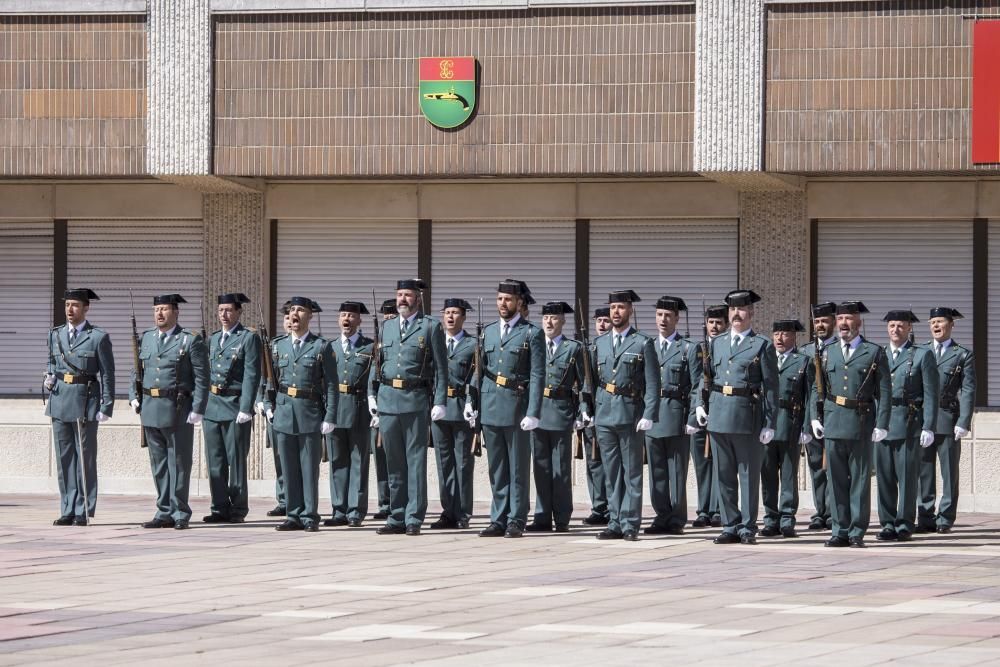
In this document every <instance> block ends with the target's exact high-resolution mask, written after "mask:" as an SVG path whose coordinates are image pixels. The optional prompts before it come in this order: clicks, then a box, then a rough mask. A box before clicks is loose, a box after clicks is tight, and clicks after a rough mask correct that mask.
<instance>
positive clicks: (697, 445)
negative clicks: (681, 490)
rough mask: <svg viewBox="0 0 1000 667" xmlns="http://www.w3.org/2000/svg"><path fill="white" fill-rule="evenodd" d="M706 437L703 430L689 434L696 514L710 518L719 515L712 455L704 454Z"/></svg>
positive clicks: (717, 492)
mask: <svg viewBox="0 0 1000 667" xmlns="http://www.w3.org/2000/svg"><path fill="white" fill-rule="evenodd" d="M707 437H708V434H707V433H705V431H703V430H699V431H698V432H697V433H695V434H694V435H692V436H691V462H692V463H693V464H694V477H695V479H696V480H697V482H698V516H699V517H702V518H705V519H711V518H713V517H717V516H719V480H718V479H717V478H716V476H715V466H713V465H712V457H711V456H705V438H707Z"/></svg>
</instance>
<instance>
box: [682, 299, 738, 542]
mask: <svg viewBox="0 0 1000 667" xmlns="http://www.w3.org/2000/svg"><path fill="white" fill-rule="evenodd" d="M703 317H704V318H705V333H706V334H707V335H708V339H709V340H712V339H713V338H715V337H716V336H718V335H719V334H721V333H722V332H724V331H725V330H726V329H728V328H729V306H727V305H726V304H724V303H723V304H716V305H711V306H708V307H707V308H705V312H704V314H703ZM699 363H700V361H699ZM694 426H697V428H698V431H697V432H696V433H695V434H694V435H692V436H691V464H692V467H693V468H694V476H695V480H696V482H697V485H698V507H697V511H698V516H697V517H696V518H695V520H694V521H692V522H691V527H692V528H705V527H707V526H712V527H713V528H719V527H721V526H722V515H721V514H719V480H718V479H716V477H715V470H714V468H713V466H712V457H711V447H709V448H708V449H707V450H706V447H705V441H706V440H707V439H708V433H707V432H706V431H705V428H704V427H702V426H698V422H697V421H695V422H694Z"/></svg>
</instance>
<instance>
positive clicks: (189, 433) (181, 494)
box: [143, 424, 194, 521]
mask: <svg viewBox="0 0 1000 667" xmlns="http://www.w3.org/2000/svg"><path fill="white" fill-rule="evenodd" d="M143 429H144V430H145V431H146V444H148V445H149V447H148V449H149V466H150V468H152V471H153V483H154V484H155V485H156V518H157V519H173V520H174V521H189V520H190V519H191V506H190V505H188V491H189V489H190V487H191V454H192V449H193V447H194V444H193V443H194V426H192V425H191V424H181V425H180V426H178V427H176V428H156V427H153V426H144V427H143Z"/></svg>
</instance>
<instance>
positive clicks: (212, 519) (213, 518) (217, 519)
mask: <svg viewBox="0 0 1000 667" xmlns="http://www.w3.org/2000/svg"><path fill="white" fill-rule="evenodd" d="M201 522H202V523H229V517H228V516H226V515H224V514H218V513H216V512H212V513H211V514H209V515H208V516H203V517H201Z"/></svg>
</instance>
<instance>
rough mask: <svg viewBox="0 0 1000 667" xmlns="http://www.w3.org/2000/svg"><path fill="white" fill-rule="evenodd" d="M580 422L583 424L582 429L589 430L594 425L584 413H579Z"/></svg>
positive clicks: (592, 420) (591, 419) (590, 418)
mask: <svg viewBox="0 0 1000 667" xmlns="http://www.w3.org/2000/svg"><path fill="white" fill-rule="evenodd" d="M580 421H582V422H583V428H590V427H591V426H593V425H594V418H593V417H591V416H590V415H588V414H587V412H586V411H584V412H582V413H580Z"/></svg>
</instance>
